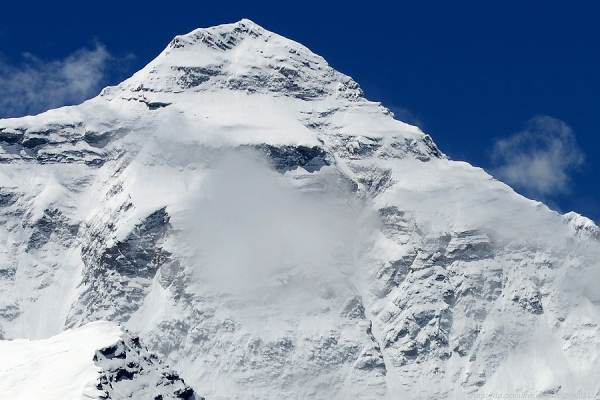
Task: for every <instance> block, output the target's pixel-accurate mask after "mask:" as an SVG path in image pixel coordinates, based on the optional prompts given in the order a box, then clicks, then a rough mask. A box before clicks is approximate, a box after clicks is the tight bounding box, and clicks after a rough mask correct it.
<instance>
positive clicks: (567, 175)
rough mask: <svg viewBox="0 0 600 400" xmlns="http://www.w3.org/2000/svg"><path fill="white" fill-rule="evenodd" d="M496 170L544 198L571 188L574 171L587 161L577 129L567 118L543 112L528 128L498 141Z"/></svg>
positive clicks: (505, 177) (507, 179) (521, 187)
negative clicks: (566, 121)
mask: <svg viewBox="0 0 600 400" xmlns="http://www.w3.org/2000/svg"><path fill="white" fill-rule="evenodd" d="M493 161H494V163H495V166H496V167H495V168H494V169H493V173H494V174H495V175H496V176H498V177H499V178H500V179H502V180H504V181H505V182H506V183H508V184H510V185H513V186H515V187H516V188H518V189H521V190H523V191H524V192H525V193H527V194H529V195H532V196H535V197H541V198H547V197H549V196H552V195H555V194H561V193H566V192H569V190H570V181H571V174H572V172H573V171H574V170H575V169H576V168H577V167H578V166H580V165H581V164H582V163H583V161H584V155H583V152H582V151H581V149H580V148H579V146H578V145H577V141H576V138H575V133H574V132H573V130H572V129H571V127H569V126H568V125H567V124H566V123H565V122H563V121H561V120H559V119H556V118H552V117H548V116H540V117H535V118H533V119H531V120H530V121H529V123H528V125H527V128H526V129H525V130H523V131H521V132H517V133H515V134H514V135H512V136H510V137H507V138H504V139H500V140H498V141H496V143H495V145H494V150H493Z"/></svg>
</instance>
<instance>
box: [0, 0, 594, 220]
mask: <svg viewBox="0 0 600 400" xmlns="http://www.w3.org/2000/svg"><path fill="white" fill-rule="evenodd" d="M392 3H393V4H392ZM459 3H460V4H457V2H442V1H439V2H428V1H419V2H416V1H415V2H411V3H406V2H389V4H386V3H383V2H376V1H369V2H361V4H350V3H349V2H348V3H344V2H338V3H337V4H334V3H333V2H327V1H319V2H310V1H303V2H295V3H294V2H282V1H278V2H272V3H265V2H263V3H260V2H254V1H246V2H236V1H226V2H225V1H224V2H220V1H219V2H217V1H213V2H211V1H194V2H185V1H161V2H150V1H144V2H138V1H125V0H121V1H118V2H117V1H102V2H84V1H77V2H67V1H63V2H60V1H57V2H41V1H40V2H39V4H31V3H30V2H25V1H21V2H4V3H3V4H2V5H1V6H0V9H1V10H2V13H1V14H2V22H1V24H0V54H1V55H2V56H3V57H4V60H5V61H6V62H9V63H11V62H12V63H17V62H18V60H19V59H20V57H21V54H22V53H23V52H30V53H32V54H35V55H36V56H38V57H41V58H43V59H57V58H61V57H65V56H66V55H68V54H70V53H72V52H73V51H75V50H77V49H79V48H82V47H86V46H87V47H90V46H93V44H94V42H95V41H99V42H101V43H103V44H104V45H105V46H106V47H107V49H108V50H109V51H110V52H111V53H112V54H114V55H117V56H125V55H127V54H133V55H135V58H134V59H130V60H129V61H127V63H126V65H124V66H122V68H121V69H116V70H115V71H114V72H113V73H112V75H111V76H110V77H109V80H110V81H111V82H112V83H116V82H118V81H120V80H122V79H123V78H124V77H126V76H127V75H129V74H130V73H132V72H134V71H135V70H137V69H139V68H141V67H142V66H143V65H145V64H146V63H147V62H148V61H150V60H151V59H152V58H153V57H154V56H155V55H157V54H158V53H159V52H160V51H161V50H162V49H163V48H164V46H165V45H166V44H167V43H168V41H169V40H170V39H171V38H172V37H173V36H174V35H176V34H179V33H185V32H188V31H190V30H192V29H194V28H196V27H204V26H210V25H215V24H220V23H225V22H233V21H236V20H239V19H241V18H242V17H248V18H250V19H252V20H254V21H255V22H257V23H259V24H261V25H263V26H264V27H265V28H267V29H269V30H272V31H275V32H277V33H280V34H282V35H284V36H287V37H289V38H292V39H294V40H297V41H299V42H301V43H303V44H305V45H306V46H308V47H309V48H311V49H312V50H313V51H315V52H316V53H318V54H320V55H322V56H323V57H325V58H326V59H327V60H328V61H329V62H330V64H332V65H333V66H334V67H335V68H336V69H338V70H340V71H342V72H344V73H346V74H348V75H350V76H352V77H353V78H354V79H355V80H357V81H358V82H359V83H360V85H361V86H362V87H363V89H364V90H365V92H366V94H367V96H368V97H369V98H370V99H372V100H379V101H382V102H383V103H384V104H385V105H387V106H389V107H390V108H392V109H395V110H407V111H405V112H402V113H401V114H403V115H400V116H401V117H406V118H408V119H413V120H417V121H418V123H419V125H420V126H421V127H422V128H423V129H424V130H425V131H427V132H428V133H430V134H431V135H432V136H433V138H434V140H435V141H436V143H437V144H438V145H439V146H440V147H441V149H442V150H443V151H444V152H446V153H447V154H448V155H450V156H451V157H452V158H455V159H463V160H466V161H469V162H471V163H473V164H476V165H479V166H483V167H491V165H492V164H491V161H490V153H491V150H492V148H493V144H494V142H495V140H497V139H498V138H501V137H506V136H509V135H511V134H513V133H515V132H516V131H519V130H520V129H523V128H524V127H525V125H526V123H527V121H528V120H529V119H530V118H532V117H534V116H536V115H549V116H552V117H555V118H558V119H560V120H562V121H564V122H565V123H567V124H568V125H569V126H571V127H572V128H573V130H574V132H575V134H576V137H577V141H578V142H579V145H580V147H581V148H582V149H583V151H584V153H585V156H586V161H585V163H584V164H583V165H582V166H581V167H580V169H579V170H578V171H576V172H575V173H574V174H573V176H572V179H573V181H572V184H571V188H572V190H571V192H569V193H565V194H562V195H556V196H550V197H549V198H547V200H548V201H550V202H551V203H553V204H554V205H555V207H557V208H560V209H561V210H563V211H568V210H571V209H574V210H576V211H579V212H581V213H584V214H586V215H588V216H590V217H592V218H594V219H596V220H600V179H598V175H600V159H598V157H596V155H597V153H598V147H599V145H600V138H599V137H598V134H599V133H600V121H599V118H598V117H599V116H600V77H599V74H600V22H599V20H600V6H599V5H594V2H591V1H590V2H587V3H583V2H580V3H577V2H551V1H519V2H496V3H495V4H492V2H485V1H480V2H459ZM0 95H1V94H0ZM406 118H405V119H406Z"/></svg>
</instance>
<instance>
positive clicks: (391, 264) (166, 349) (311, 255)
mask: <svg viewBox="0 0 600 400" xmlns="http://www.w3.org/2000/svg"><path fill="white" fill-rule="evenodd" d="M599 231H600V230H599V229H598V227H597V226H596V225H595V224H594V223H593V222H592V221H590V220H588V219H586V218H585V217H582V216H579V215H576V214H573V213H570V214H567V215H566V216H563V215H560V214H558V213H556V212H554V211H551V210H550V209H548V208H547V207H546V206H544V205H543V204H541V203H539V202H535V201H532V200H529V199H527V198H524V197H522V196H520V195H518V194H517V193H515V192H514V191H513V190H512V189H511V188H510V187H508V186H507V185H505V184H503V183H502V182H499V181H497V180H495V179H494V178H492V177H491V176H490V175H488V174H487V173H485V172H484V171H483V170H481V169H479V168H476V167H473V166H471V165H469V164H467V163H464V162H460V161H453V160H449V159H448V158H447V157H446V156H445V155H444V154H443V153H442V152H441V151H440V150H439V149H438V148H437V147H436V145H435V144H434V142H433V141H432V139H431V138H430V137H429V136H428V135H427V134H425V133H423V132H422V131H421V130H420V129H419V128H418V127H415V126H412V125H409V124H406V123H403V122H401V121H398V120H396V119H394V116H393V114H392V113H391V112H390V111H389V110H387V109H386V108H385V107H384V106H382V105H381V104H379V103H376V102H372V101H369V100H367V99H366V98H365V97H364V94H363V92H362V91H361V90H360V88H359V86H358V84H357V83H356V82H354V81H353V80H352V79H351V78H350V77H348V76H346V75H344V74H342V73H340V72H337V71H335V70H334V69H333V68H331V67H330V66H329V65H328V64H327V62H326V61H325V60H324V59H323V58H322V57H320V56H318V55H316V54H314V53H312V52H311V51H310V50H308V49H307V48H306V47H304V46H302V45H300V44H298V43H296V42H293V41H291V40H288V39H286V38H284V37H281V36H279V35H277V34H275V33H272V32H269V31H267V30H266V29H264V28H262V27H260V26H258V25H257V24H255V23H253V22H251V21H249V20H242V21H240V22H237V23H234V24H227V25H220V26H216V27H212V28H206V29H197V30H195V31H193V32H190V33H188V34H186V35H182V36H177V37H176V38H174V39H173V40H172V41H171V42H170V43H169V45H168V46H167V48H166V49H165V50H164V51H163V52H162V53H161V54H160V55H159V56H158V57H157V58H155V59H154V60H153V61H151V62H150V63H149V64H148V65H147V66H146V67H144V68H143V69H142V70H140V71H139V72H137V73H136V74H134V75H133V76H132V77H131V78H129V79H127V80H126V81H124V82H122V83H121V84H119V85H117V86H114V87H108V88H105V89H104V90H103V91H102V93H101V94H100V95H99V96H97V97H95V98H93V99H91V100H88V101H86V102H84V103H82V104H80V105H77V106H72V107H63V108H59V109H55V110H50V111H48V112H45V113H42V114H39V115H36V116H28V117H24V118H15V119H6V120H0V241H1V243H2V246H1V247H0V293H1V296H0V338H2V339H4V340H3V341H2V342H0V351H2V352H6V354H16V353H18V354H20V356H22V357H23V360H21V361H22V363H23V365H28V363H30V364H31V365H32V368H31V369H30V370H27V369H23V368H20V369H19V370H18V371H17V372H14V371H13V369H12V368H5V369H1V368H0V382H1V383H0V387H3V388H6V387H7V385H10V387H8V389H6V390H10V391H9V393H24V391H23V390H22V389H21V387H19V386H18V385H24V382H35V381H36V379H35V378H32V376H31V374H48V373H49V372H48V371H54V370H56V368H54V367H53V366H54V365H56V364H57V363H58V364H60V363H63V364H68V365H65V368H62V369H59V370H58V371H59V372H57V373H59V374H60V373H62V374H63V375H65V374H67V375H65V376H62V377H61V379H64V381H66V382H68V381H69V374H76V375H77V376H78V377H80V378H81V379H78V380H77V381H76V383H77V384H76V385H75V384H74V385H70V386H68V387H62V386H61V388H55V389H56V390H58V392H56V393H58V394H57V396H58V397H57V398H74V399H77V398H82V399H83V398H104V399H113V400H116V399H121V398H125V397H126V396H129V395H132V396H133V398H136V396H138V397H139V396H142V397H143V396H150V397H151V396H154V397H152V398H165V399H166V398H182V399H193V398H199V396H200V395H202V396H206V398H207V399H236V398H240V399H241V398H244V399H261V400H264V399H282V398H290V399H307V398H313V399H332V398H333V399H337V398H339V399H347V398H362V399H376V398H382V399H383V398H402V397H406V398H411V399H439V398H457V399H462V398H467V397H469V396H487V395H490V394H492V395H494V394H509V395H510V394H515V396H516V395H518V394H527V395H533V396H556V395H560V396H569V395H570V394H573V393H583V392H585V393H587V394H589V395H590V396H592V397H590V398H594V397H593V396H598V393H599V390H600V386H599V385H598V382H597V379H596V374H597V372H596V370H595V367H596V366H597V365H598V363H599V362H600V297H599V295H598V290H597V288H596V287H595V285H597V282H598V281H599V280H598V278H599V277H600V276H599V271H600V265H599V260H600V257H599V255H600V242H599V240H598V235H597V234H596V233H597V232H599ZM100 320H104V321H108V322H100ZM117 325H120V327H118V326H117ZM65 330H68V331H67V332H64V331H65ZM103 330H104V331H106V332H104V331H103ZM86 335H90V338H92V337H93V338H97V339H98V340H96V339H94V340H91V339H90V340H89V341H88V342H86V340H85V338H86ZM13 339H19V340H13ZM25 339H27V340H25ZM69 343H72V345H73V348H72V349H70V350H69V349H68V345H69ZM84 345H85V346H84ZM94 347H98V349H95V348H94ZM55 348H59V349H63V350H64V351H65V353H64V354H65V355H64V357H63V356H60V357H54V354H55V351H54V349H55ZM80 348H81V349H85V354H88V355H89V357H88V356H85V354H84V353H81V352H79V353H78V350H77V349H80ZM65 349H66V350H65ZM61 351H62V350H61ZM82 351H83V350H82ZM24 354H25V356H24ZM74 354H78V355H77V356H75V355H74ZM1 355H2V354H0V356H1ZM71 355H73V356H71ZM84 356H85V357H84ZM86 357H87V358H86ZM90 357H91V358H90ZM88 358H89V359H88ZM123 360H125V361H127V363H125V361H123ZM130 364H131V365H130ZM167 365H168V366H169V367H170V368H173V369H174V370H175V371H177V372H169V370H167V369H166V368H167V367H166V366H167ZM48 366H50V367H48ZM66 366H69V368H66ZM28 371H29V372H28ZM60 371H62V372H60ZM94 371H96V375H97V376H95V375H94ZM28 373H29V375H27V374H28ZM15 374H21V375H15ZM22 374H24V375H22ZM60 381H61V382H62V380H60ZM6 382H8V383H6ZM43 382H45V385H48V382H50V384H49V385H50V386H52V385H51V380H50V381H49V380H48V379H47V377H46V376H44V379H43ZM57 382H58V380H57ZM2 385H4V386H2ZM26 385H28V386H29V384H26ZM60 390H62V392H60ZM27 393H30V392H27ZM61 396H62V397H61ZM84 396H85V397H84ZM160 396H162V397H160ZM140 398H141V397H140Z"/></svg>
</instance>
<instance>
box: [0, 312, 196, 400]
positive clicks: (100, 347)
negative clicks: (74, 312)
mask: <svg viewBox="0 0 600 400" xmlns="http://www.w3.org/2000/svg"><path fill="white" fill-rule="evenodd" d="M0 354H2V366H1V367H0V393H2V397H3V398H6V399H14V400H20V399H23V400H30V399H48V400H54V399H56V400H63V399H73V400H77V399H82V400H83V399H111V400H117V399H126V398H131V396H130V394H132V393H133V394H135V395H134V398H162V399H165V400H166V399H187V400H193V399H197V397H195V394H194V392H193V390H192V389H191V388H190V387H189V386H187V385H185V383H184V382H183V380H181V379H180V378H179V377H178V376H177V375H176V374H175V373H174V372H171V371H170V370H169V369H167V368H165V367H164V366H163V365H162V364H161V362H160V361H159V360H158V359H157V358H156V356H155V355H152V354H150V353H148V352H147V350H146V349H144V348H143V347H142V346H141V345H140V343H139V339H138V338H132V337H130V336H129V335H128V334H126V333H123V332H122V330H121V328H119V326H118V325H116V324H114V323H110V322H105V321H98V322H92V323H89V324H87V325H85V326H82V327H80V328H77V329H69V330H67V331H65V332H62V333H60V334H58V335H56V336H53V337H50V338H48V339H42V340H28V339H16V340H0ZM157 396H162V397H157Z"/></svg>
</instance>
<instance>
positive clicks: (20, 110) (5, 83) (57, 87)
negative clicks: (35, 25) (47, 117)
mask: <svg viewBox="0 0 600 400" xmlns="http://www.w3.org/2000/svg"><path fill="white" fill-rule="evenodd" d="M111 59H112V56H111V55H110V54H109V52H108V51H107V50H106V48H105V47H104V46H103V45H101V44H97V45H96V47H95V48H93V49H80V50H77V51H76V52H74V53H72V54H70V55H68V56H67V57H65V58H64V59H60V60H51V61H45V60H42V59H40V58H38V57H36V56H34V55H32V54H29V53H26V54H24V55H23V61H22V62H21V63H20V64H18V65H13V64H10V63H8V62H5V61H2V60H1V59H0V93H2V95H1V96H0V117H2V116H22V115H26V114H35V113H39V112H42V111H45V110H48V109H50V108H55V107H60V106H63V105H68V104H77V103H80V102H82V101H83V100H86V99H88V98H90V97H92V96H94V95H96V94H97V93H98V92H99V91H100V89H101V88H102V86H103V85H104V84H106V81H107V79H106V78H107V72H108V63H109V61H110V60H111Z"/></svg>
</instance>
